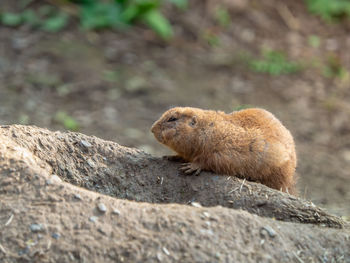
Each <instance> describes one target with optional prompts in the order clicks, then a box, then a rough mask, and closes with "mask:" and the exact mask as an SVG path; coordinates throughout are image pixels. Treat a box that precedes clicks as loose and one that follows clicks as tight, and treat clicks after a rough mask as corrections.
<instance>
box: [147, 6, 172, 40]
mask: <svg viewBox="0 0 350 263" xmlns="http://www.w3.org/2000/svg"><path fill="white" fill-rule="evenodd" d="M142 20H143V21H144V22H145V23H146V24H147V25H148V26H149V27H150V28H151V29H153V30H154V31H155V32H156V33H157V34H158V35H159V36H161V37H162V38H163V39H166V40H168V39H170V38H171V37H172V36H173V29H172V27H171V25H170V23H169V21H168V20H167V19H166V18H165V17H164V16H163V15H162V14H161V13H160V12H159V11H158V10H150V11H149V12H147V13H146V14H144V15H143V17H142Z"/></svg>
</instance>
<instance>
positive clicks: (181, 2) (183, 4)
mask: <svg viewBox="0 0 350 263" xmlns="http://www.w3.org/2000/svg"><path fill="white" fill-rule="evenodd" d="M168 1H169V2H171V3H173V4H174V5H176V7H178V8H180V9H186V8H187V6H188V1H187V0H168Z"/></svg>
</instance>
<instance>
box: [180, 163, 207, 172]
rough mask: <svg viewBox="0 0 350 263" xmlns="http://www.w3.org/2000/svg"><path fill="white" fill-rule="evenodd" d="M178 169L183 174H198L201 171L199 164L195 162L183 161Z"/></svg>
mask: <svg viewBox="0 0 350 263" xmlns="http://www.w3.org/2000/svg"><path fill="white" fill-rule="evenodd" d="M179 170H180V171H182V172H184V173H185V174H188V175H189V174H193V175H199V174H200V173H201V171H202V169H201V167H200V166H199V164H196V163H184V164H182V165H181V167H180V168H179Z"/></svg>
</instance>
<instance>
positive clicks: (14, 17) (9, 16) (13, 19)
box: [1, 13, 22, 26]
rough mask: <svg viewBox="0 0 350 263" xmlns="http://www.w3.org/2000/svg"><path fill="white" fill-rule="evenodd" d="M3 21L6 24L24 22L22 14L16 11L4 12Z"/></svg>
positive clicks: (15, 24) (13, 24)
mask: <svg viewBox="0 0 350 263" xmlns="http://www.w3.org/2000/svg"><path fill="white" fill-rule="evenodd" d="M1 22H2V23H3V24H4V25H6V26H18V25H20V24H22V16H21V15H20V14H15V13H3V14H2V15H1Z"/></svg>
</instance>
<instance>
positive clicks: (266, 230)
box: [260, 226, 277, 237]
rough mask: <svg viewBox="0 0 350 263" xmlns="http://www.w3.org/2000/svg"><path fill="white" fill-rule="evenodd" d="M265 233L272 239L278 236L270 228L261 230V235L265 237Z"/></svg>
mask: <svg viewBox="0 0 350 263" xmlns="http://www.w3.org/2000/svg"><path fill="white" fill-rule="evenodd" d="M264 232H267V234H268V235H269V236H270V237H275V236H276V235H277V233H276V231H275V230H274V229H273V228H272V227H270V226H264V227H262V228H261V230H260V234H261V235H263V236H264V235H265V234H264Z"/></svg>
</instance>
